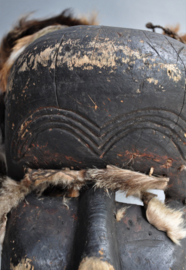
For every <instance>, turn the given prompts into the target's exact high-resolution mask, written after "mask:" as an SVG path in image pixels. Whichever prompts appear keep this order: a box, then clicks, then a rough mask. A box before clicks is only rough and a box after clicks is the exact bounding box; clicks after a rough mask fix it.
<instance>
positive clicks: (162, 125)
mask: <svg viewBox="0 0 186 270" xmlns="http://www.w3.org/2000/svg"><path fill="white" fill-rule="evenodd" d="M177 117H178V116H177V115H176V114H175V113H173V112H170V111H165V110H154V109H143V110H138V111H137V110H136V111H133V112H130V113H125V114H122V115H118V116H117V117H115V118H114V119H112V120H111V121H108V122H107V123H105V124H104V125H103V126H101V127H100V128H99V127H98V126H97V125H96V124H94V123H92V122H91V121H90V120H88V119H86V118H85V117H82V116H81V115H79V114H77V113H76V112H73V111H68V110H64V109H57V108H53V107H51V108H44V109H40V110H38V111H35V112H34V113H33V114H32V115H31V116H29V117H28V118H27V119H25V120H24V122H23V123H22V124H21V125H20V126H19V127H18V129H17V130H16V131H15V132H14V135H13V138H12V145H13V147H12V149H13V150H12V151H13V152H12V156H13V158H14V159H15V160H20V159H22V158H23V157H24V155H25V154H26V152H27V151H28V149H29V148H30V147H31V145H32V143H33V141H34V140H35V138H36V136H38V135H39V134H40V133H41V132H44V131H46V130H50V129H61V130H65V131H66V132H68V133H70V134H71V135H72V136H73V137H74V138H76V139H77V140H78V141H80V142H81V143H82V144H83V145H84V146H85V147H86V148H87V147H88V149H89V150H90V151H91V152H92V153H93V154H95V155H96V156H101V157H103V156H104V155H105V154H106V153H107V152H108V151H109V150H110V149H111V148H112V147H113V145H115V144H116V143H117V142H118V141H120V140H121V139H122V138H123V137H125V136H127V135H128V134H129V133H131V132H133V131H135V130H139V129H153V130H156V131H157V132H159V133H161V134H163V135H164V136H166V137H168V138H169V139H171V141H172V143H174V145H175V146H176V148H177V149H178V151H179V153H180V155H181V156H182V158H183V159H186V156H185V154H184V153H185V152H186V151H184V150H186V149H185V147H186V146H185V144H186V138H185V134H186V129H185V128H183V127H185V124H186V122H185V120H184V119H183V118H181V119H180V120H181V123H179V124H178V123H176V122H177Z"/></svg>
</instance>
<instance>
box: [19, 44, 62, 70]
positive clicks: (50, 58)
mask: <svg viewBox="0 0 186 270" xmlns="http://www.w3.org/2000/svg"><path fill="white" fill-rule="evenodd" d="M58 47H59V43H57V44H55V46H51V47H48V48H46V49H45V50H43V51H41V52H40V53H37V54H36V55H31V57H30V58H27V59H26V60H25V61H24V62H23V64H22V66H21V67H20V68H19V71H18V72H19V73H20V72H25V71H29V70H30V68H31V69H33V70H37V69H38V64H41V65H42V66H43V67H49V68H50V69H54V68H55V64H54V58H55V54H56V49H57V48H58ZM50 62H52V63H50ZM49 64H50V65H49Z"/></svg>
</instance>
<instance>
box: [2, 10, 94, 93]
mask: <svg viewBox="0 0 186 270" xmlns="http://www.w3.org/2000/svg"><path fill="white" fill-rule="evenodd" d="M95 24H97V22H96V17H95V16H93V17H92V18H90V21H89V20H88V19H86V18H84V17H83V18H82V19H77V18H74V17H73V15H72V14H71V13H70V11H69V10H64V11H63V12H62V13H61V14H59V15H57V16H54V17H51V18H49V19H46V20H28V15H27V16H24V17H23V18H22V19H20V20H19V22H18V24H17V25H16V26H15V27H14V28H13V29H12V30H11V31H10V32H9V33H8V34H7V35H6V36H5V37H4V38H3V39H2V41H1V44H0V88H1V90H2V91H6V84H7V78H8V75H9V71H10V69H11V67H12V64H13V63H14V61H11V63H7V61H8V59H9V57H10V55H11V53H12V52H14V51H15V52H17V50H18V47H19V49H20V48H24V46H26V45H28V44H30V43H31V42H32V41H33V40H34V39H35V37H36V35H35V34H36V33H37V32H39V31H41V30H42V29H44V28H47V27H49V26H57V25H58V26H59V25H63V26H76V25H95ZM18 44H19V45H18ZM21 45H22V47H21Z"/></svg>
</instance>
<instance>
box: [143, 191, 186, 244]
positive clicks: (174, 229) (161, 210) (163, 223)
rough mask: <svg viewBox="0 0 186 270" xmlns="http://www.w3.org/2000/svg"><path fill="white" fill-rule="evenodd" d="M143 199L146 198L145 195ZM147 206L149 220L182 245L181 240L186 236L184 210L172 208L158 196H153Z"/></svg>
mask: <svg viewBox="0 0 186 270" xmlns="http://www.w3.org/2000/svg"><path fill="white" fill-rule="evenodd" d="M146 197H147V193H146ZM142 200H144V198H143V196H142ZM146 202H147V200H146ZM146 207H147V209H146V217H147V220H148V222H149V223H150V224H152V225H153V226H154V227H156V228H157V229H158V230H160V231H164V232H166V233H167V236H168V237H169V238H170V239H171V240H172V241H173V242H174V243H175V244H177V245H180V241H179V240H181V239H183V238H185V237H186V228H185V227H184V219H183V211H182V210H175V209H172V208H170V207H168V206H166V205H165V204H164V203H162V202H161V201H159V200H158V199H157V198H151V199H150V200H149V202H148V203H147V205H146Z"/></svg>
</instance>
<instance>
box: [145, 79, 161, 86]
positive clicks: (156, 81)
mask: <svg viewBox="0 0 186 270" xmlns="http://www.w3.org/2000/svg"><path fill="white" fill-rule="evenodd" d="M147 81H148V82H149V83H154V84H155V85H156V84H158V80H155V79H154V78H148V79H147Z"/></svg>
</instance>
